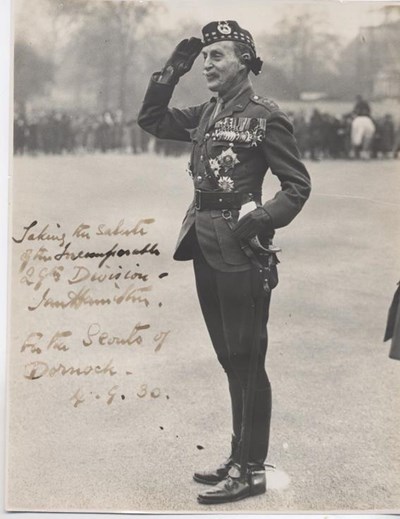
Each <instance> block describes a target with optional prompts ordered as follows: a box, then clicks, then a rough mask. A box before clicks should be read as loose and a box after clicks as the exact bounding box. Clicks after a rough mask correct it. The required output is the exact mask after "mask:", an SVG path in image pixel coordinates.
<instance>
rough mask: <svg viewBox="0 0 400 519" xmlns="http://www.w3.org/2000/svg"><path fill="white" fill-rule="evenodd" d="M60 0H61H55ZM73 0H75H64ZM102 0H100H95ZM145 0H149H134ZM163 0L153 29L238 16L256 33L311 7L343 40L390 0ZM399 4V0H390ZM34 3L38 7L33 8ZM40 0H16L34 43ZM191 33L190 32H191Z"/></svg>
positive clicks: (41, 24) (42, 26) (22, 29)
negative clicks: (287, 16) (397, 0)
mask: <svg viewBox="0 0 400 519" xmlns="http://www.w3.org/2000/svg"><path fill="white" fill-rule="evenodd" d="M54 1H55V2H57V1H58V0H54ZM64 1H65V2H73V1H74V0H64ZM93 1H94V2H95V1H96V2H99V1H101V0H93ZM135 1H138V2H146V1H148V0H135ZM156 1H158V3H160V4H164V6H165V7H166V10H165V11H164V10H163V12H162V13H161V14H160V15H159V16H157V17H155V18H154V20H152V24H153V26H154V30H155V31H156V30H157V28H160V29H174V28H175V27H177V26H178V25H185V24H186V23H190V22H192V23H194V24H195V25H196V26H198V34H193V36H201V34H200V31H201V27H202V26H203V25H205V24H207V23H208V22H210V21H212V20H226V19H233V20H237V21H238V22H239V24H240V25H241V26H242V27H244V28H246V29H248V30H249V31H250V32H251V33H252V34H253V35H254V36H257V34H259V33H261V32H275V31H276V28H275V25H276V23H277V22H278V21H279V20H280V19H281V18H282V16H283V15H284V14H286V15H289V16H296V15H297V14H298V13H299V12H300V11H302V10H304V9H308V10H309V11H310V12H312V13H313V14H314V13H315V15H317V16H318V19H319V20H320V22H319V24H320V27H321V29H323V30H324V31H327V32H332V33H336V34H338V35H339V36H341V37H343V39H344V40H347V41H349V40H351V39H352V38H354V37H355V36H356V35H357V33H358V29H359V27H362V26H366V25H376V24H378V23H380V22H381V21H382V19H383V16H382V12H380V10H379V9H380V8H381V7H382V6H383V5H385V4H388V3H389V2H385V1H381V0H375V1H372V2H368V1H362V0H359V1H351V0H350V1H346V2H340V1H339V0H315V1H308V2H304V1H303V0H291V1H289V2H288V1H282V0H281V1H277V0H156ZM391 3H392V4H395V5H398V6H400V1H399V2H391ZM33 5H35V8H36V9H32V6H33ZM40 6H41V1H40V0H35V3H34V4H33V3H32V0H14V12H15V15H18V14H20V13H23V14H24V15H25V16H23V17H22V18H21V17H17V18H16V20H18V21H19V26H18V27H17V31H18V33H20V34H21V33H22V34H24V36H25V38H27V39H28V40H30V41H31V42H32V43H33V44H35V43H41V41H43V40H42V39H41V36H44V34H45V32H46V30H48V28H49V26H48V21H47V20H46V18H45V17H44V16H43V14H42V9H41V8H40ZM188 36H190V35H188Z"/></svg>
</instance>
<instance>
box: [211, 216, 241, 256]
mask: <svg viewBox="0 0 400 519" xmlns="http://www.w3.org/2000/svg"><path fill="white" fill-rule="evenodd" d="M231 214H232V219H231V220H230V222H232V224H233V225H234V224H235V223H236V222H237V220H238V216H239V211H237V210H232V211H231ZM211 218H212V220H213V224H214V229H215V234H216V236H217V239H218V244H219V247H220V250H221V255H222V258H223V259H224V261H225V262H226V263H227V264H229V265H246V264H247V263H249V260H248V258H247V256H246V255H245V253H244V252H243V251H242V249H241V248H240V245H239V242H238V240H237V239H236V238H235V237H234V236H233V234H232V229H231V227H230V224H229V223H228V221H227V220H226V219H225V218H224V217H223V216H222V214H221V211H211Z"/></svg>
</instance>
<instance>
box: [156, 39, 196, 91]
mask: <svg viewBox="0 0 400 519" xmlns="http://www.w3.org/2000/svg"><path fill="white" fill-rule="evenodd" d="M202 48H203V43H202V41H201V40H200V39H199V38H190V39H189V40H188V39H187V38H186V39H185V40H182V41H181V42H180V43H178V45H177V46H176V48H175V50H174V52H173V53H172V55H171V57H170V58H169V60H168V61H167V63H166V64H165V67H164V68H163V72H162V74H163V76H165V75H166V74H167V75H170V76H171V79H173V80H174V81H175V82H176V83H177V82H178V81H179V78H180V77H181V76H183V75H184V74H186V72H189V70H190V69H191V68H192V65H193V63H194V61H195V59H196V58H197V56H198V55H199V54H200V52H201V49H202Z"/></svg>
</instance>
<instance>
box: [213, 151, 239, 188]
mask: <svg viewBox="0 0 400 519" xmlns="http://www.w3.org/2000/svg"><path fill="white" fill-rule="evenodd" d="M208 163H209V166H210V169H211V171H212V172H213V174H214V175H215V178H216V179H217V181H218V186H219V187H220V188H221V189H222V190H223V191H233V190H234V188H235V183H234V182H233V180H232V179H231V178H230V177H229V176H228V175H229V173H228V172H229V171H230V170H232V169H233V168H234V167H235V166H236V164H239V159H238V158H237V154H236V153H235V152H234V151H233V150H232V148H231V147H230V148H228V149H227V150H223V151H222V152H221V153H220V154H219V155H218V156H217V157H215V158H213V159H210V160H209V161H208ZM221 170H222V171H223V174H222V175H221Z"/></svg>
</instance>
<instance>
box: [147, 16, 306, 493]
mask: <svg viewBox="0 0 400 519" xmlns="http://www.w3.org/2000/svg"><path fill="white" fill-rule="evenodd" d="M224 23H225V22H224ZM203 34H204V30H203ZM210 34H217V33H216V32H215V31H214V32H213V33H211V32H210ZM205 41H206V43H207V34H206V37H205ZM173 90H174V84H168V83H167V84H165V83H163V82H162V81H161V82H160V73H155V74H154V75H153V77H152V79H151V81H150V85H149V87H148V90H147V92H146V95H145V98H144V102H143V106H142V109H141V111H140V114H139V118H138V122H139V125H140V126H141V127H142V128H143V129H145V130H146V131H148V132H149V133H151V134H153V135H155V136H156V137H158V138H161V139H175V140H180V141H186V142H191V143H192V145H193V147H192V153H191V157H190V162H189V166H188V172H189V174H190V175H191V177H192V178H193V184H194V198H193V201H192V203H191V204H190V206H189V208H188V210H187V213H186V216H185V218H184V221H183V224H182V228H181V231H180V234H179V238H178V243H177V246H176V250H175V254H174V258H175V259H176V260H183V261H184V260H193V262H194V271H195V277H196V286H197V292H198V297H199V301H200V305H201V308H202V312H203V315H204V319H205V322H206V325H207V328H208V331H209V334H210V337H211V340H212V343H213V346H214V349H215V351H216V354H217V357H218V360H219V362H220V363H221V365H222V367H223V369H224V370H225V372H226V374H227V377H228V382H229V389H230V395H231V403H232V418H233V449H232V454H231V457H230V462H229V463H228V464H227V467H226V468H227V469H228V468H229V466H230V465H231V464H232V463H234V462H236V463H237V462H238V461H239V457H240V438H241V434H242V429H243V423H242V415H243V401H244V400H243V398H244V394H245V392H246V388H247V385H248V380H249V361H250V351H249V350H250V347H251V343H252V338H253V335H254V311H255V310H254V299H253V288H252V277H251V275H252V274H251V273H252V269H254V266H253V263H252V258H251V256H250V257H249V255H247V254H246V249H245V248H244V247H243V244H242V243H241V242H240V241H239V240H238V239H237V237H236V236H235V226H236V224H237V222H238V218H239V210H240V207H241V206H243V205H244V204H246V203H249V202H254V203H255V205H257V206H262V207H263V209H264V211H265V215H266V216H267V219H268V221H269V225H268V226H266V228H265V232H260V233H259V237H260V240H261V241H263V238H264V242H265V238H270V237H271V236H272V235H273V233H274V230H275V229H277V228H280V227H284V226H285V225H287V224H288V223H290V222H291V220H292V219H293V218H294V217H295V216H296V215H297V214H298V212H299V211H300V210H301V208H302V206H303V204H304V202H305V201H306V200H307V198H308V196H309V193H310V178H309V175H308V173H307V170H306V168H305V167H304V165H303V164H302V162H301V161H300V158H299V157H300V155H299V152H298V149H297V146H296V143H295V140H294V137H293V129H292V125H291V123H290V122H289V120H288V118H287V116H286V115H285V114H284V113H283V112H282V111H281V110H280V109H279V107H278V106H277V105H276V104H275V103H274V102H273V101H270V100H268V99H266V98H264V97H261V96H259V95H256V94H255V93H254V91H253V88H252V85H251V83H250V81H249V79H248V78H245V79H244V80H243V81H242V82H241V83H239V84H237V85H236V86H235V87H234V88H233V89H231V90H230V91H229V92H228V93H226V95H224V96H222V97H220V98H218V99H217V98H212V99H211V100H210V101H208V102H206V103H203V104H201V105H198V106H194V107H190V108H186V109H177V108H169V102H170V99H171V96H172V94H173ZM268 169H270V170H271V172H272V174H274V175H276V176H277V177H278V179H279V181H280V184H281V189H280V191H278V192H277V193H276V194H275V196H274V197H272V198H269V199H268V200H267V201H265V202H264V203H263V201H262V184H263V180H264V176H265V174H266V172H267V170H268ZM263 234H264V237H263V236H262V235H263ZM269 302H270V291H266V292H265V295H264V297H263V301H262V306H263V326H262V332H261V333H260V334H259V337H258V341H259V352H258V362H257V369H256V373H255V374H254V376H255V377H256V396H255V401H254V413H253V419H252V427H251V431H252V432H251V443H250V454H249V460H250V462H253V463H257V464H258V465H259V466H261V465H262V464H263V463H264V461H265V458H266V455H267V450H268V439H269V424H270V413H271V389H270V384H269V380H268V377H267V374H266V371H265V367H264V361H265V354H266V350H267V330H266V324H267V319H268V311H269ZM213 428H214V424H213V426H212V427H210V432H211V433H212V430H213ZM221 474H222V475H223V474H224V473H223V472H221ZM218 477H219V476H218ZM221 477H222V476H221ZM219 479H221V478H219ZM198 481H202V479H201V478H200V477H199V479H198ZM202 482H210V483H211V482H213V481H211V480H210V481H207V480H206V479H205V480H204V481H202ZM214 482H215V481H214Z"/></svg>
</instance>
